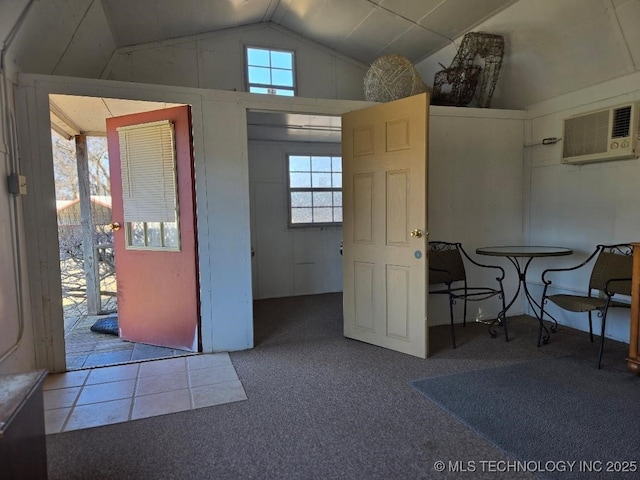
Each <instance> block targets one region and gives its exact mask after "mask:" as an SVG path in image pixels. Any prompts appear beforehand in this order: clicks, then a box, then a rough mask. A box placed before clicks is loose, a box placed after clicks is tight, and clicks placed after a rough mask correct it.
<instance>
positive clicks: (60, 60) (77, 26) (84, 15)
mask: <svg viewBox="0 0 640 480" xmlns="http://www.w3.org/2000/svg"><path fill="white" fill-rule="evenodd" d="M95 1H96V0H91V3H90V4H89V6H88V7H87V9H86V10H85V11H84V14H83V15H82V18H80V21H79V22H78V24H77V25H76V28H75V30H74V31H73V34H72V35H71V38H70V39H69V42H68V43H67V46H66V47H65V49H64V51H63V52H62V55H60V57H59V58H58V61H57V62H56V64H55V65H54V67H53V69H52V70H51V73H50V75H55V72H56V69H57V68H58V66H59V65H60V62H62V59H63V58H64V57H65V55H66V54H67V52H68V51H69V48H71V44H72V43H73V40H74V39H75V38H76V34H77V33H78V30H80V26H81V25H82V22H84V19H85V18H86V17H87V14H88V13H89V10H91V7H93V4H94V3H95Z"/></svg>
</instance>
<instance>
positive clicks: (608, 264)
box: [589, 245, 633, 295]
mask: <svg viewBox="0 0 640 480" xmlns="http://www.w3.org/2000/svg"><path fill="white" fill-rule="evenodd" d="M631 252H632V249H631V246H630V245H616V246H614V247H607V246H605V247H603V249H602V250H601V251H600V253H599V254H598V258H597V259H596V263H595V264H594V265H593V271H592V272H591V279H590V280H589V289H596V290H600V291H604V290H605V287H606V284H607V281H608V280H610V279H612V278H628V279H630V278H631V274H632V273H631V272H632V271H633V256H632V255H631ZM609 291H610V292H611V293H617V294H620V295H631V280H628V281H624V282H611V283H610V284H609Z"/></svg>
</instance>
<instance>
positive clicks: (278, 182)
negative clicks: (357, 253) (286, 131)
mask: <svg viewBox="0 0 640 480" xmlns="http://www.w3.org/2000/svg"><path fill="white" fill-rule="evenodd" d="M287 155H341V147H340V144H326V143H325V144H322V143H305V142H274V141H258V140H254V141H250V142H249V187H250V190H251V241H252V247H253V249H254V251H255V257H254V259H253V278H254V292H253V298H254V299H255V300H257V299H261V298H272V297H287V296H293V295H310V294H318V293H328V292H341V291H342V256H341V255H340V251H339V248H340V240H341V239H342V227H336V226H328V227H306V228H289V227H288V225H287V222H288V217H287V208H288V202H287V181H286V174H287V170H286V161H287Z"/></svg>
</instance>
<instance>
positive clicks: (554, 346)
mask: <svg viewBox="0 0 640 480" xmlns="http://www.w3.org/2000/svg"><path fill="white" fill-rule="evenodd" d="M341 311H342V296H341V295H340V294H327V295H317V296H308V297H296V298H290V299H274V300H263V301H259V302H256V303H255V307H254V312H255V338H256V347H255V348H254V349H252V350H249V351H243V352H232V353H231V360H232V362H233V364H234V366H235V369H236V371H237V373H238V376H239V378H240V380H241V382H242V384H243V386H244V389H245V392H246V394H247V397H248V400H247V401H245V402H238V403H235V404H228V405H220V406H215V407H211V408H203V409H199V410H194V411H189V412H182V413H176V414H170V415H165V416H160V417H154V418H148V419H142V420H137V421H132V422H128V423H123V424H118V425H111V426H105V427H98V428H94V429H87V430H80V431H75V432H69V433H61V434H55V435H50V436H48V437H47V448H48V460H49V478H50V480H56V479H65V480H72V479H84V478H87V479H94V478H95V479H119V480H120V479H148V478H154V479H211V478H216V479H252V478H256V479H258V478H259V479H289V478H291V479H316V478H317V479H334V478H345V479H390V478H393V479H396V478H398V479H400V478H402V479H422V478H425V479H426V478H436V479H441V478H461V476H462V475H463V474H461V473H460V472H459V471H458V472H456V471H453V470H455V469H456V468H457V467H456V465H468V462H471V461H474V462H479V461H495V462H499V461H503V462H506V461H508V460H512V458H511V457H509V456H507V455H506V454H505V453H504V452H503V451H502V450H501V449H500V448H497V447H496V446H495V445H493V444H492V443H491V442H489V441H487V440H486V439H485V438H483V437H482V436H480V435H478V434H477V433H476V432H474V431H473V430H471V429H470V428H468V427H467V426H466V425H464V424H463V423H462V422H460V421H459V420H458V419H456V418H455V417H453V416H452V415H450V414H449V413H447V412H445V411H444V410H442V409H441V408H440V407H438V406H437V405H435V404H433V403H432V402H429V401H428V400H426V399H425V398H424V397H423V396H422V395H421V394H420V393H418V392H417V391H416V390H414V389H413V388H411V386H410V385H409V384H408V382H410V381H412V380H416V379H422V378H427V377H435V376H441V375H450V374H455V373H462V372H469V371H474V370H482V369H487V368H495V367H501V366H506V365H513V364H516V363H522V362H526V361H530V360H534V359H539V358H549V359H551V360H553V359H554V358H555V357H556V356H565V355H567V354H568V353H571V354H573V355H575V356H576V357H578V358H582V359H583V361H584V362H585V365H587V366H588V367H592V366H593V365H594V363H595V359H596V354H597V345H595V346H594V345H591V344H590V343H589V341H588V335H586V334H583V333H582V332H575V331H572V330H569V329H563V328H561V329H560V331H559V332H557V333H556V334H554V335H553V337H552V340H551V342H550V343H549V345H546V346H544V347H543V348H540V349H538V348H537V347H536V346H535V342H536V334H537V328H536V323H535V320H534V319H531V318H528V317H520V318H513V319H510V320H511V321H510V324H509V334H510V336H511V338H512V340H511V341H510V342H508V343H507V342H505V341H504V338H500V337H499V338H496V339H491V338H489V336H488V335H487V331H486V327H485V326H484V325H480V324H475V323H472V324H469V325H467V327H466V328H458V329H457V334H458V338H459V343H458V349H456V350H452V349H451V348H450V338H449V330H448V327H446V326H444V327H435V328H431V329H430V345H431V352H432V356H431V358H429V359H427V360H422V359H418V358H414V357H410V356H408V355H403V354H400V353H396V352H392V351H389V350H386V349H383V348H379V347H374V346H371V345H368V344H364V343H360V342H357V341H352V340H348V339H345V338H344V337H343V335H342V314H341ZM625 354H626V346H625V345H622V344H616V343H615V342H610V344H609V345H608V346H607V350H606V351H605V358H604V369H603V371H602V373H601V374H602V375H606V374H607V372H617V373H624V372H625V366H624V357H625ZM593 371H594V374H596V370H595V366H593ZM630 378H634V377H630ZM634 379H635V378H634ZM479 401H482V399H481V398H480V399H479ZM584 401H588V399H587V398H585V400H584ZM505 428H513V427H512V426H508V425H505ZM575 434H576V435H583V434H584V432H580V431H576V433H575ZM96 452H99V454H96ZM553 458H554V459H558V458H556V457H555V455H554V456H553ZM558 460H560V459H558ZM594 460H595V459H594ZM438 461H442V462H445V470H444V471H443V472H438V471H436V467H437V466H438V465H439V464H438V465H437V464H436V462H438ZM449 462H451V463H449ZM455 462H462V463H455ZM434 465H435V467H434ZM468 476H469V478H471V476H472V477H473V478H474V479H475V478H486V479H525V478H535V476H534V475H533V474H532V473H529V472H504V471H492V470H490V469H487V470H486V471H476V472H474V473H473V474H472V475H471V474H468Z"/></svg>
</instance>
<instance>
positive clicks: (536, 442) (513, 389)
mask: <svg viewBox="0 0 640 480" xmlns="http://www.w3.org/2000/svg"><path fill="white" fill-rule="evenodd" d="M410 384H411V385H412V386H413V387H414V388H415V389H416V390H418V391H419V392H420V393H422V394H423V395H424V396H425V397H427V398H428V399H429V400H431V401H432V402H434V403H435V404H436V405H439V406H440V407H441V408H443V409H444V410H446V411H447V412H449V413H450V414H452V415H453V416H454V417H456V418H458V419H459V420H460V421H461V422H463V423H464V424H465V425H467V426H469V427H470V428H471V429H472V430H474V431H475V432H477V433H478V434H480V435H481V436H482V437H484V438H486V439H487V440H489V441H491V442H492V443H493V444H495V445H496V446H497V447H498V448H500V449H501V450H503V451H504V452H506V453H507V454H508V455H509V456H510V457H513V458H514V459H517V460H519V461H520V462H521V463H520V464H517V465H518V467H514V468H527V469H529V470H531V469H533V470H538V471H537V472H536V473H538V475H539V476H540V477H541V478H550V479H556V478H557V479H570V478H576V479H580V478H625V474H622V473H620V472H618V473H616V469H620V468H624V467H625V462H627V463H628V465H627V469H628V470H627V473H626V478H630V479H631V478H640V473H638V470H640V465H637V463H635V462H637V461H638V460H639V459H638V458H637V457H638V456H637V449H638V444H637V442H638V440H640V411H639V407H638V405H639V401H640V382H639V381H638V379H637V378H635V377H633V376H631V375H629V374H628V373H625V372H618V371H607V370H597V369H596V368H594V366H593V362H589V363H585V362H584V359H583V358H574V357H570V356H567V357H556V358H544V359H538V360H533V361H529V362H524V363H520V364H515V365H508V366H502V367H496V368H489V369H483V370H478V371H471V372H465V373H459V374H455V375H444V376H439V377H431V378H426V379H423V380H418V381H414V382H411V383H410ZM556 461H562V462H566V463H556ZM547 462H551V463H547ZM569 462H576V463H575V464H573V465H572V464H571V463H569ZM581 462H587V463H586V464H585V463H581ZM599 462H601V463H599ZM608 462H611V463H608ZM629 462H634V463H629ZM634 464H635V467H634ZM520 465H521V466H522V467H519V466H520ZM608 468H609V469H611V470H613V471H611V472H607V471H606V470H607V469H608ZM634 468H635V471H633V472H632V471H631V470H634ZM558 469H567V470H573V471H555V470H558ZM588 469H591V470H595V471H596V473H594V472H593V471H589V474H588V475H587V473H586V472H587V471H588ZM600 469H602V470H603V471H602V472H600V474H597V471H598V470H600Z"/></svg>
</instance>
